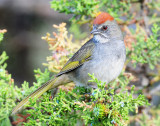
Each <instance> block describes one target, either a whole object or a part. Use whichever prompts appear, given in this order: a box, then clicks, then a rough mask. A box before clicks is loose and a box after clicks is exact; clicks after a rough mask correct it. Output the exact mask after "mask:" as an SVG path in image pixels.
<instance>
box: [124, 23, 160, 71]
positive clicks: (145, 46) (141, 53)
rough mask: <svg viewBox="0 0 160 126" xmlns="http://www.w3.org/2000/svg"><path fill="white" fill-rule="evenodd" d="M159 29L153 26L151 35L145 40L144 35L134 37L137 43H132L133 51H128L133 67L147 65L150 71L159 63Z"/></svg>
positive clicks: (155, 25)
mask: <svg viewBox="0 0 160 126" xmlns="http://www.w3.org/2000/svg"><path fill="white" fill-rule="evenodd" d="M159 32H160V27H159V26H158V25H157V24H153V27H152V35H151V36H150V37H149V38H148V39H147V40H145V37H144V33H143V32H141V33H142V34H138V35H137V36H136V39H137V43H132V45H133V48H134V50H128V51H127V53H128V55H129V57H130V59H129V60H132V61H134V64H133V65H134V66H136V64H137V63H142V64H149V67H150V68H151V69H154V67H155V65H156V64H157V63H158V62H159V61H160V53H159V51H160V42H158V37H159V36H158V33H159Z"/></svg>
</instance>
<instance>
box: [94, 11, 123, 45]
mask: <svg viewBox="0 0 160 126" xmlns="http://www.w3.org/2000/svg"><path fill="white" fill-rule="evenodd" d="M91 34H93V35H94V39H96V40H97V41H99V42H101V43H105V42H108V41H110V40H112V39H117V40H123V35H122V32H121V30H120V28H119V26H118V24H117V22H116V21H115V20H114V18H113V17H112V16H111V15H109V14H108V13H106V12H101V13H100V14H99V15H98V16H97V17H96V18H95V19H94V21H93V30H92V31H91Z"/></svg>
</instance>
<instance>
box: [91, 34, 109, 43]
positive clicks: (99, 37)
mask: <svg viewBox="0 0 160 126" xmlns="http://www.w3.org/2000/svg"><path fill="white" fill-rule="evenodd" d="M93 38H94V39H95V40H96V41H98V42H100V43H106V42H109V38H106V37H102V36H101V35H94V37H93Z"/></svg>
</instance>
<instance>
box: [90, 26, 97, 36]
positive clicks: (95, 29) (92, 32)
mask: <svg viewBox="0 0 160 126" xmlns="http://www.w3.org/2000/svg"><path fill="white" fill-rule="evenodd" d="M97 33H98V30H97V27H95V26H93V30H92V31H91V34H93V35H94V34H97Z"/></svg>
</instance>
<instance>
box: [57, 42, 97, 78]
mask: <svg viewBox="0 0 160 126" xmlns="http://www.w3.org/2000/svg"><path fill="white" fill-rule="evenodd" d="M94 47H95V44H94V42H93V41H92V39H91V40H90V41H88V42H87V43H85V44H84V45H83V46H82V47H81V48H80V49H79V50H78V51H77V52H76V53H75V54H74V55H73V56H72V58H70V59H69V60H68V62H67V63H66V64H65V65H64V67H63V68H62V70H61V71H60V72H59V73H58V74H57V76H59V75H62V74H64V73H67V72H69V71H72V70H74V69H75V68H77V67H79V66H81V65H82V64H83V63H84V62H86V61H88V60H90V59H91V56H92V52H93V49H94Z"/></svg>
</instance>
